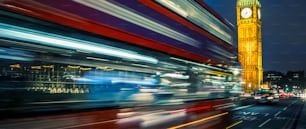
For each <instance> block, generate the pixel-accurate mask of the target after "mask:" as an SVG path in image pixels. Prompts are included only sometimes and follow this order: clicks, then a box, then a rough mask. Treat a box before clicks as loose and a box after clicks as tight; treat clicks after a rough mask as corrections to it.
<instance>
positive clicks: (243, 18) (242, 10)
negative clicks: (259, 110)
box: [237, 0, 263, 93]
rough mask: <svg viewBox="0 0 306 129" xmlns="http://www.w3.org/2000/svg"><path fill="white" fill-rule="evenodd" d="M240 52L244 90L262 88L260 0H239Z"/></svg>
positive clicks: (247, 91) (248, 91) (249, 90)
mask: <svg viewBox="0 0 306 129" xmlns="http://www.w3.org/2000/svg"><path fill="white" fill-rule="evenodd" d="M237 26H238V54H239V57H238V58H239V62H240V64H241V67H242V81H243V82H244V83H243V86H244V91H245V92H246V93H250V92H251V91H254V90H256V89H257V88H260V87H261V85H262V80H263V70H262V42H261V4H260V2H259V0H237Z"/></svg>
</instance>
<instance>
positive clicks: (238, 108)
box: [233, 104, 255, 111]
mask: <svg viewBox="0 0 306 129" xmlns="http://www.w3.org/2000/svg"><path fill="white" fill-rule="evenodd" d="M254 105H255V104H252V105H247V106H242V107H237V108H234V109H233V111H236V110H240V109H244V108H248V107H251V106H254Z"/></svg>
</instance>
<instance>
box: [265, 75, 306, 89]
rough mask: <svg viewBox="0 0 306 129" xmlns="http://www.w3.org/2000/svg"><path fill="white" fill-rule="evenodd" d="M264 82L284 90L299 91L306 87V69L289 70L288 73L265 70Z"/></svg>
mask: <svg viewBox="0 0 306 129" xmlns="http://www.w3.org/2000/svg"><path fill="white" fill-rule="evenodd" d="M263 75H264V77H263V79H264V82H265V83H268V84H269V85H270V86H274V87H277V88H280V89H284V91H298V90H301V89H304V88H305V81H306V79H305V74H304V71H288V72H287V73H286V74H283V73H281V72H277V71H265V72H264V74H263Z"/></svg>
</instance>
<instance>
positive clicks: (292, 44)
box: [204, 0, 306, 73]
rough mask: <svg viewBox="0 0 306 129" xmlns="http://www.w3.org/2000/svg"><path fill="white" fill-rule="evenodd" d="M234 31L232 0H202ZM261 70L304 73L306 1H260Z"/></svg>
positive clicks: (233, 1) (234, 12)
mask: <svg viewBox="0 0 306 129" xmlns="http://www.w3.org/2000/svg"><path fill="white" fill-rule="evenodd" d="M204 1H205V2H206V3H207V4H208V5H210V6H211V7H212V8H213V9H214V10H215V11H217V12H218V13H219V14H220V15H221V16H223V17H225V18H226V19H227V20H229V21H230V22H231V23H232V24H233V25H234V26H235V28H237V24H236V0H204ZM260 2H261V5H262V45H263V46H262V47H263V48H262V51H263V53H262V54H263V69H264V71H280V72H283V73H285V72H287V71H299V70H304V71H306V0H261V1H260Z"/></svg>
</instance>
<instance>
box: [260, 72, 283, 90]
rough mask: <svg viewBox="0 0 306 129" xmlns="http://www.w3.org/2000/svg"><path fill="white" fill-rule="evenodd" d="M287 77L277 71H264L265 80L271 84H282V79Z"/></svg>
mask: <svg viewBox="0 0 306 129" xmlns="http://www.w3.org/2000/svg"><path fill="white" fill-rule="evenodd" d="M284 78H285V75H284V74H283V73H281V72H277V71H267V72H264V73H263V81H264V82H265V83H268V84H269V85H271V86H273V85H277V86H280V85H281V81H282V80H283V79H284Z"/></svg>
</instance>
